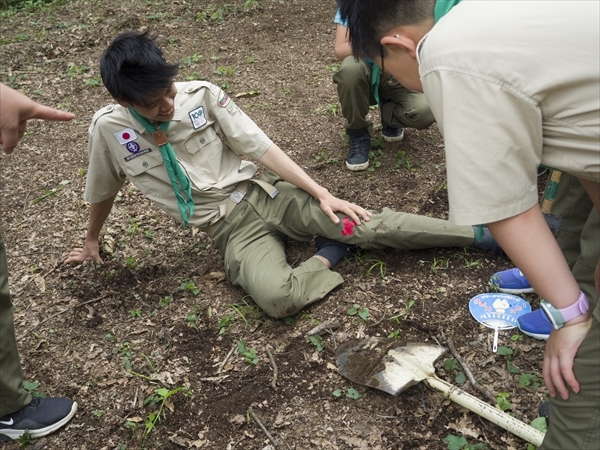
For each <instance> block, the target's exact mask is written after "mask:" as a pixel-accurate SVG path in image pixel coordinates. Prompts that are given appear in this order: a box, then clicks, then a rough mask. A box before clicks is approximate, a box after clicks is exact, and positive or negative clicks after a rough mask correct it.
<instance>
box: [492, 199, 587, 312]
mask: <svg viewBox="0 0 600 450" xmlns="http://www.w3.org/2000/svg"><path fill="white" fill-rule="evenodd" d="M488 227H489V229H490V231H491V232H492V234H493V236H494V238H495V239H496V241H497V242H498V243H499V244H500V246H501V247H502V249H503V250H504V251H505V252H506V254H507V255H508V256H509V257H510V258H511V259H512V261H513V262H514V263H515V264H516V266H517V267H518V268H519V269H520V270H521V271H522V272H523V273H524V274H525V276H526V277H527V280H528V281H529V282H530V283H531V285H532V286H533V287H534V288H535V291H536V292H537V293H538V294H539V295H540V296H541V297H542V298H544V299H546V300H547V301H549V302H550V303H551V304H552V305H554V306H555V307H556V308H565V307H567V306H570V305H572V304H573V303H575V301H576V300H577V298H578V296H579V286H578V285H577V282H576V281H575V278H574V277H573V275H572V273H571V271H570V269H569V266H568V265H567V262H566V261H565V258H564V256H563V254H562V252H561V251H560V248H559V247H558V244H557V243H556V240H555V239H554V237H553V236H552V233H551V232H550V230H549V228H548V226H547V225H546V223H545V221H544V218H543V216H542V214H541V211H540V209H539V207H538V206H537V205H536V206H534V207H533V208H531V209H530V210H529V211H526V212H524V213H522V214H519V215H517V216H514V217H511V218H509V219H505V220H502V221H499V222H494V223H490V224H488Z"/></svg>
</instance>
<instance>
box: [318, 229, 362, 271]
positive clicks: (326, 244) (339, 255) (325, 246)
mask: <svg viewBox="0 0 600 450" xmlns="http://www.w3.org/2000/svg"><path fill="white" fill-rule="evenodd" d="M315 247H316V248H317V252H316V253H315V255H319V256H322V257H323V258H325V259H326V260H327V261H329V263H330V264H331V267H333V266H335V265H336V264H337V263H339V262H340V261H341V260H342V259H343V258H350V257H351V256H353V255H354V254H355V253H356V252H357V251H358V250H359V247H358V246H356V245H352V244H344V243H343V242H339V241H336V240H333V239H329V238H326V237H323V236H316V237H315Z"/></svg>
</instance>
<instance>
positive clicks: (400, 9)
mask: <svg viewBox="0 0 600 450" xmlns="http://www.w3.org/2000/svg"><path fill="white" fill-rule="evenodd" d="M338 7H339V8H340V15H341V17H342V20H343V21H346V22H347V24H348V33H349V38H350V41H351V42H352V52H353V53H354V56H356V57H365V56H370V57H372V56H375V55H379V54H380V51H381V39H382V38H383V36H384V34H385V33H386V32H387V31H388V30H391V29H392V28H394V27H397V26H401V25H415V24H418V23H420V22H422V21H423V20H425V19H428V18H430V17H433V9H434V7H435V0H338Z"/></svg>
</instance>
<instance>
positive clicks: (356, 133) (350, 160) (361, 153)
mask: <svg viewBox="0 0 600 450" xmlns="http://www.w3.org/2000/svg"><path fill="white" fill-rule="evenodd" d="M347 133H348V139H349V141H350V142H349V144H350V148H349V149H348V156H347V157H346V167H347V168H348V170H351V171H353V172H358V171H360V170H365V169H366V168H367V167H369V150H370V149H371V136H370V135H369V133H368V132H367V130H366V129H364V128H363V129H361V130H347Z"/></svg>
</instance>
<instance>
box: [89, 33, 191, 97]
mask: <svg viewBox="0 0 600 450" xmlns="http://www.w3.org/2000/svg"><path fill="white" fill-rule="evenodd" d="M155 39H156V37H155V36H151V35H150V32H149V31H145V32H143V33H142V32H139V31H126V32H124V33H121V34H119V35H118V36H117V37H115V39H114V40H113V41H112V43H111V44H110V45H109V46H108V48H107V49H106V50H105V51H104V53H103V54H102V56H101V57H100V75H101V76H102V82H103V83H104V86H106V89H108V92H110V95H112V96H113V98H114V99H115V100H120V101H124V102H127V103H129V104H131V105H140V106H150V104H149V103H150V101H151V100H152V99H154V98H156V97H157V96H160V95H161V94H163V93H164V92H165V90H167V89H169V88H170V87H171V85H172V84H173V78H175V76H176V75H177V73H178V72H179V64H168V63H167V61H165V58H164V57H163V54H162V51H161V50H160V49H159V48H158V47H157V46H156V44H155V43H154V41H155Z"/></svg>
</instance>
